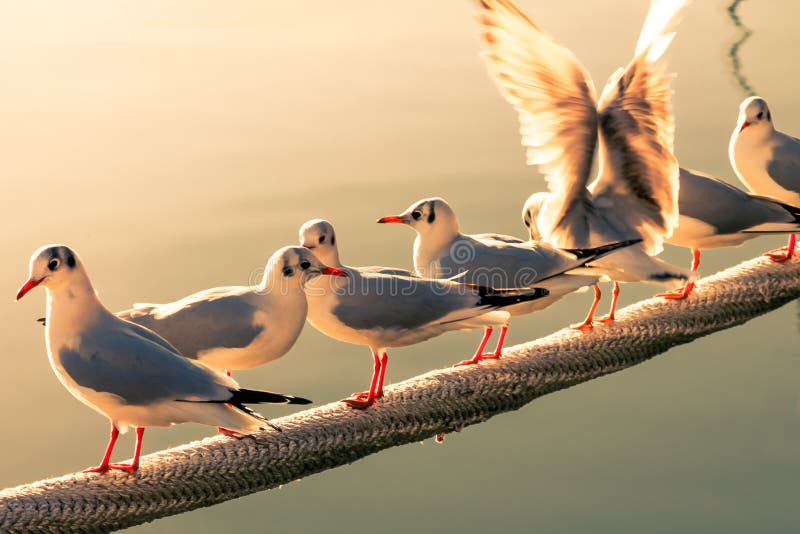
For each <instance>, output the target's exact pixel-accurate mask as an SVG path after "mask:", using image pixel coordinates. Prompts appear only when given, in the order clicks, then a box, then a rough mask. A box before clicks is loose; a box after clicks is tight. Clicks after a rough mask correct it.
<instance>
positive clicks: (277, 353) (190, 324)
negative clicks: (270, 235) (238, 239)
mask: <svg viewBox="0 0 800 534" xmlns="http://www.w3.org/2000/svg"><path fill="white" fill-rule="evenodd" d="M319 275H335V276H343V275H344V273H342V272H341V271H340V270H338V269H336V268H332V267H329V266H327V265H324V264H323V263H321V262H320V260H319V259H318V258H317V257H316V256H315V255H314V254H312V253H311V252H309V251H308V250H306V249H305V248H302V247H283V248H281V249H278V250H277V251H276V252H275V253H274V254H273V255H272V257H270V259H269V261H268V262H267V265H266V267H265V269H264V276H263V278H262V280H261V282H260V283H259V284H258V285H257V286H231V287H216V288H213V289H207V290H205V291H201V292H199V293H195V294H194V295H189V296H188V297H185V298H183V299H181V300H178V301H175V302H171V303H169V304H134V305H133V308H132V309H130V310H126V311H122V312H119V313H118V314H117V316H118V317H121V318H122V319H127V320H128V321H132V322H134V323H137V324H139V325H142V326H144V327H146V328H149V329H151V330H153V331H155V332H156V333H158V334H159V335H160V336H162V337H163V338H165V339H167V340H168V341H169V342H170V343H171V344H172V345H173V346H174V347H175V348H177V349H178V350H179V351H180V353H181V354H182V355H184V356H185V357H187V358H191V359H195V360H199V361H201V362H203V363H204V364H206V365H208V366H209V367H212V368H214V369H216V370H218V371H225V372H227V373H230V371H232V370H240V369H252V368H254V367H258V366H260V365H263V364H265V363H268V362H271V361H273V360H275V359H277V358H280V357H281V356H283V355H284V354H286V353H287V352H288V351H289V349H291V348H292V346H293V345H294V343H295V341H296V340H297V337H298V336H299V335H300V332H301V331H302V330H303V325H304V324H305V322H306V311H307V309H308V306H307V303H306V295H305V291H304V289H305V284H306V282H307V281H308V280H309V279H310V278H313V277H315V276H319Z"/></svg>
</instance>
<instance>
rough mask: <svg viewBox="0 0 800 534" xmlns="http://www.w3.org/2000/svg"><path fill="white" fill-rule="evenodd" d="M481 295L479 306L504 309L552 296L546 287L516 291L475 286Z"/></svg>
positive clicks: (518, 289) (517, 289) (525, 288)
mask: <svg viewBox="0 0 800 534" xmlns="http://www.w3.org/2000/svg"><path fill="white" fill-rule="evenodd" d="M475 287H476V288H477V290H478V294H479V295H480V297H481V298H480V301H479V303H478V305H479V306H492V307H495V308H504V307H506V306H511V305H513V304H520V303H522V302H528V301H531V300H536V299H540V298H544V297H546V296H548V295H549V294H550V290H549V289H547V288H546V287H524V288H516V289H493V288H491V287H486V286H475Z"/></svg>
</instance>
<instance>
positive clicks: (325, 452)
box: [0, 258, 800, 532]
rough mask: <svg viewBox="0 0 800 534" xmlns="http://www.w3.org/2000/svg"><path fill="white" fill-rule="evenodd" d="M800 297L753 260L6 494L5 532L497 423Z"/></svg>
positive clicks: (160, 501) (213, 496) (95, 518)
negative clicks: (490, 354) (464, 358)
mask: <svg viewBox="0 0 800 534" xmlns="http://www.w3.org/2000/svg"><path fill="white" fill-rule="evenodd" d="M798 297H800V260H793V261H790V262H787V263H785V264H776V263H773V262H771V261H769V260H767V259H763V258H758V259H755V260H751V261H748V262H745V263H743V264H741V265H738V266H736V267H733V268H731V269H728V270H726V271H723V272H721V273H718V274H717V275H714V276H712V277H709V278H704V279H702V280H700V282H699V283H698V286H697V289H696V290H695V292H694V293H693V294H692V296H691V298H689V299H688V300H684V301H665V300H662V299H657V298H656V299H649V300H646V301H643V302H640V303H638V304H635V305H633V306H629V307H627V308H625V309H624V310H621V311H620V312H619V314H618V321H617V323H615V324H613V325H608V326H604V327H602V328H595V329H594V331H593V332H591V333H588V334H581V333H578V332H574V331H570V330H561V331H559V332H556V333H555V334H552V335H550V336H548V337H546V338H543V339H539V340H537V341H532V342H529V343H525V344H522V345H517V346H515V347H511V348H510V349H508V351H507V353H506V355H505V356H504V357H503V358H502V359H500V360H497V361H492V362H488V363H484V364H481V365H476V366H471V367H466V368H457V369H452V368H450V369H442V370H438V371H432V372H430V373H427V374H424V375H422V376H418V377H416V378H412V379H410V380H406V381H405V382H401V383H399V384H396V385H394V386H392V387H389V388H388V389H387V390H386V392H385V396H384V398H383V399H382V400H381V401H380V402H379V403H378V404H376V405H375V406H374V407H372V408H371V409H369V410H367V411H364V412H361V411H356V410H353V409H350V408H347V407H345V406H344V405H343V404H341V403H333V404H329V405H327V406H321V407H319V408H314V409H311V410H306V411H303V412H300V413H296V414H294V415H291V416H288V417H285V418H283V419H281V420H279V421H278V422H279V423H280V425H281V426H282V427H283V433H277V432H274V431H267V432H262V433H259V434H258V435H256V436H254V437H252V438H245V439H242V440H235V439H229V438H222V437H214V438H208V439H205V440H203V441H200V442H196V443H190V444H187V445H184V446H181V447H177V448H174V449H169V450H166V451H162V452H159V453H156V454H151V455H148V456H146V457H144V458H143V459H142V465H141V468H140V470H139V471H138V472H137V473H136V474H134V475H128V474H123V473H108V474H102V475H84V474H80V473H79V474H71V475H66V476H63V477H61V478H55V479H50V480H43V481H40V482H35V483H33V484H28V485H25V486H19V487H16V488H10V489H6V490H3V491H1V492H0V531H2V532H6V531H9V532H17V531H25V532H43V531H47V532H52V531H62V530H81V531H108V530H113V529H119V528H123V527H129V526H132V525H136V524H140V523H144V522H147V521H152V520H153V519H156V518H159V517H164V516H168V515H174V514H179V513H182V512H186V511H188V510H193V509H195V508H199V507H204V506H210V505H212V504H216V503H220V502H223V501H227V500H229V499H233V498H236V497H241V496H243V495H248V494H250V493H254V492H257V491H261V490H265V489H269V488H274V487H276V486H279V485H281V484H285V483H287V482H290V481H292V480H296V479H298V478H301V477H306V476H308V475H311V474H313V473H318V472H320V471H324V470H326V469H330V468H333V467H337V466H340V465H343V464H347V463H350V462H354V461H356V460H358V459H359V458H363V457H365V456H367V455H369V454H372V453H375V452H378V451H380V450H383V449H386V448H389V447H393V446H396V445H402V444H405V443H410V442H417V441H420V440H423V439H426V438H430V437H432V436H434V435H436V434H438V433H446V432H452V431H454V430H455V431H457V430H460V429H461V428H463V427H465V426H467V425H472V424H475V423H480V422H482V421H486V420H487V419H489V418H490V417H492V416H493V415H496V414H498V413H502V412H506V411H510V410H515V409H517V408H519V407H521V406H523V405H525V404H527V403H529V402H530V401H532V400H533V399H535V398H537V397H540V396H542V395H545V394H547V393H550V392H552V391H557V390H560V389H564V388H567V387H570V386H573V385H575V384H578V383H580V382H584V381H587V380H591V379H593V378H596V377H599V376H602V375H606V374H609V373H613V372H615V371H619V370H621V369H625V368H627V367H630V366H632V365H636V364H637V363H641V362H643V361H645V360H647V359H649V358H651V357H653V356H655V355H657V354H660V353H662V352H664V351H666V350H667V349H669V348H670V347H673V346H675V345H679V344H682V343H687V342H689V341H691V340H693V339H696V338H698V337H700V336H704V335H707V334H710V333H712V332H715V331H717V330H722V329H725V328H730V327H732V326H735V325H738V324H741V323H744V322H745V321H747V320H749V319H752V318H753V317H757V316H759V315H761V314H763V313H766V312H768V311H770V310H773V309H776V308H778V307H780V306H781V305H783V304H785V303H787V302H789V301H791V300H793V299H796V298H798Z"/></svg>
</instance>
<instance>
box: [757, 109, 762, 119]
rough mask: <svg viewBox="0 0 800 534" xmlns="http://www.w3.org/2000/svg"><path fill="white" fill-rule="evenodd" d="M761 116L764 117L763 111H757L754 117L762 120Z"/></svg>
mask: <svg viewBox="0 0 800 534" xmlns="http://www.w3.org/2000/svg"><path fill="white" fill-rule="evenodd" d="M763 116H764V112H763V111H759V112H758V115H756V117H757V118H759V119H760V118H762V117H763Z"/></svg>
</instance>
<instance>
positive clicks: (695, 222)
mask: <svg viewBox="0 0 800 534" xmlns="http://www.w3.org/2000/svg"><path fill="white" fill-rule="evenodd" d="M680 182H681V191H680V198H679V199H678V207H679V211H680V218H679V223H678V227H677V228H676V229H675V231H674V232H673V234H672V236H671V237H670V238H669V239H667V243H669V244H670V245H676V246H679V247H686V248H689V249H691V251H692V273H693V275H695V274H696V273H697V270H698V268H699V267H700V254H701V251H702V250H705V249H712V248H720V247H738V246H739V245H741V244H742V243H744V242H745V241H748V240H750V239H753V238H755V237H758V236H761V235H768V234H791V233H793V232H798V231H800V208H796V207H794V206H790V205H788V204H783V203H781V202H778V201H776V200H772V199H769V198H766V197H760V196H756V195H751V194H748V193H745V192H744V191H742V190H741V189H738V188H736V187H734V186H732V185H730V184H729V183H727V182H723V181H722V180H719V179H717V178H714V177H713V176H710V175H708V174H704V173H701V172H699V171H692V170H688V169H681V175H680ZM693 278H694V276H693ZM693 289H694V282H693V281H690V282H689V283H687V284H686V285H685V286H683V287H680V288H678V289H675V290H673V291H670V292H668V293H662V294H661V295H660V296H662V297H665V298H668V299H685V298H687V297H688V296H689V295H691V293H692V290H693Z"/></svg>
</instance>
